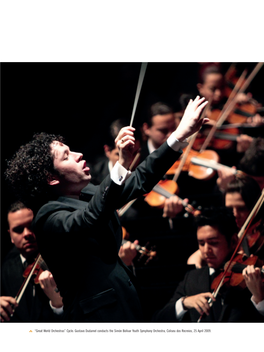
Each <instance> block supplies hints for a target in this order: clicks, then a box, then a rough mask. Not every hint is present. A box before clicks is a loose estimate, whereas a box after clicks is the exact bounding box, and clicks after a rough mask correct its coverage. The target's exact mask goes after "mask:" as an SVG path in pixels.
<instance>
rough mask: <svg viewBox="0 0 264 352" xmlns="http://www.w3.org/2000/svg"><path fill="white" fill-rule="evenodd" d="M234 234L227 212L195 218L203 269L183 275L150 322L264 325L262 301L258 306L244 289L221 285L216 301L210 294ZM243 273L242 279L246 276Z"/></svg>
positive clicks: (206, 212) (211, 212)
mask: <svg viewBox="0 0 264 352" xmlns="http://www.w3.org/2000/svg"><path fill="white" fill-rule="evenodd" d="M236 233H237V227H236V223H235V218H234V216H233V214H232V212H230V211H229V209H227V208H223V209H208V210H204V213H203V214H202V215H201V216H199V217H198V218H197V240H198V244H199V249H200V251H201V253H202V255H203V258H204V260H205V261H206V263H207V266H206V267H202V268H200V269H194V270H191V271H189V272H187V274H186V275H185V277H184V280H183V281H182V282H180V283H179V285H178V287H177V288H176V290H175V292H174V295H173V297H172V298H171V300H170V301H169V302H168V304H167V305H166V306H165V307H164V308H163V309H161V310H160V311H158V312H156V314H155V316H154V319H153V320H155V321H163V322H164V321H184V322H197V321H198V319H199V318H200V316H202V320H201V321H202V322H259V321H262V322H263V321H264V307H263V303H264V301H263V302H262V303H261V304H259V303H260V301H259V299H258V298H257V294H253V295H252V293H251V292H250V291H249V290H248V289H247V288H245V289H242V288H241V287H239V286H233V287H232V286H227V285H223V287H222V288H221V290H220V291H219V293H218V295H217V296H216V298H215V297H214V296H213V294H212V291H213V290H212V288H211V284H212V282H213V280H214V278H215V277H217V276H218V275H219V274H220V273H221V270H222V272H223V267H224V264H225V263H226V261H227V260H228V259H229V258H230V257H231V255H232V254H233V252H234V250H235V248H236V245H237V242H238V239H237V234H236ZM247 269H248V267H247V268H246V269H244V270H243V275H246V276H247V275H248V274H247V272H246V270H247ZM259 274H260V273H259V272H258V274H257V275H258V276H259ZM249 275H251V274H249ZM252 276H253V274H252ZM241 281H243V280H242V278H241ZM216 288H217V286H215V288H214V290H216ZM209 299H210V300H212V301H213V305H212V306H211V307H210V304H209V302H208V300H209Z"/></svg>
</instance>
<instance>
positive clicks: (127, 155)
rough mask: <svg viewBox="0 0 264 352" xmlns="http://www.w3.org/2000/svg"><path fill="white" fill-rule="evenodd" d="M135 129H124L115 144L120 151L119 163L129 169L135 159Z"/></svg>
mask: <svg viewBox="0 0 264 352" xmlns="http://www.w3.org/2000/svg"><path fill="white" fill-rule="evenodd" d="M134 131H135V128H134V127H130V126H128V127H123V128H121V130H120V131H119V133H118V136H117V137H116V139H115V144H116V146H117V148H118V150H119V160H118V161H119V163H120V164H121V165H122V166H123V167H125V168H126V169H128V167H129V165H130V164H131V162H132V159H133V151H134V146H135V137H134Z"/></svg>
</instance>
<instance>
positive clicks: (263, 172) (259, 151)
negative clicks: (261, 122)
mask: <svg viewBox="0 0 264 352" xmlns="http://www.w3.org/2000/svg"><path fill="white" fill-rule="evenodd" d="M237 168H238V170H241V171H244V172H245V173H246V174H248V175H251V176H264V139H263V138H261V137H258V138H255V139H253V141H252V143H251V144H250V146H249V148H248V149H247V150H246V152H245V154H244V156H243V157H242V159H241V160H240V162H239V163H238V166H237Z"/></svg>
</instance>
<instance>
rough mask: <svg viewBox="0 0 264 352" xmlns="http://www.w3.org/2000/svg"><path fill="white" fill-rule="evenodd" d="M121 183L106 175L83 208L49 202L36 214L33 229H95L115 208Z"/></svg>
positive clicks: (55, 230)
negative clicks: (118, 183) (70, 207)
mask: <svg viewBox="0 0 264 352" xmlns="http://www.w3.org/2000/svg"><path fill="white" fill-rule="evenodd" d="M122 189H123V185H117V184H116V183H114V182H113V181H112V180H111V179H110V176H109V175H108V176H107V177H106V178H105V179H104V181H103V182H102V183H101V184H100V186H98V187H97V189H96V192H95V194H94V196H93V197H92V198H91V200H90V201H89V202H88V203H87V205H86V207H85V208H83V209H78V210H75V209H74V210H73V211H71V209H69V206H68V205H65V209H63V207H62V204H61V203H56V202H51V203H50V204H49V203H48V204H46V205H45V206H44V207H42V208H41V209H40V211H39V213H38V214H37V216H36V219H35V222H34V226H35V228H34V229H36V230H37V229H38V228H42V231H44V232H45V231H52V232H56V233H69V232H72V231H74V232H77V233H78V231H81V230H83V229H91V228H93V230H96V227H97V226H98V227H99V225H100V224H102V222H103V221H104V222H107V221H109V219H110V216H111V215H112V214H113V211H114V210H115V209H116V199H117V198H118V197H119V195H120V193H121V192H122Z"/></svg>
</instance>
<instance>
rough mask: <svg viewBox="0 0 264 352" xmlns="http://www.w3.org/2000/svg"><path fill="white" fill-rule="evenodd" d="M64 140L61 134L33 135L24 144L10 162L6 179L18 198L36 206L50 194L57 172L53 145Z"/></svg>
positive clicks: (27, 204) (32, 206) (31, 206)
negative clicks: (50, 184) (51, 178)
mask: <svg viewBox="0 0 264 352" xmlns="http://www.w3.org/2000/svg"><path fill="white" fill-rule="evenodd" d="M53 141H60V142H64V138H63V137H62V136H60V135H53V134H47V133H44V132H42V133H39V134H34V135H33V139H32V140H31V141H30V142H29V143H27V144H25V145H23V146H21V147H20V148H19V150H18V151H17V152H16V154H15V155H14V156H13V157H12V159H11V160H9V161H8V163H7V169H6V171H5V178H6V181H7V184H8V186H9V188H10V191H11V192H12V194H13V196H14V197H16V199H18V200H20V201H22V202H23V203H24V204H25V205H26V206H27V207H29V208H31V209H35V208H36V207H38V206H39V205H40V204H41V203H43V202H45V201H46V200H47V198H48V197H49V195H50V194H49V186H48V182H47V181H48V180H49V178H50V177H51V176H52V175H54V174H56V171H55V170H54V167H53V156H52V154H51V148H50V145H51V143H52V142H53Z"/></svg>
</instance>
